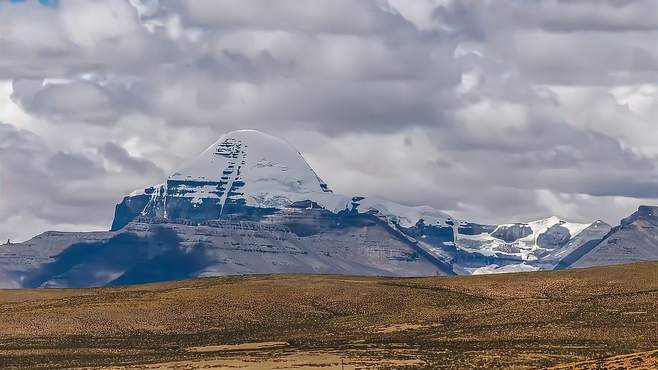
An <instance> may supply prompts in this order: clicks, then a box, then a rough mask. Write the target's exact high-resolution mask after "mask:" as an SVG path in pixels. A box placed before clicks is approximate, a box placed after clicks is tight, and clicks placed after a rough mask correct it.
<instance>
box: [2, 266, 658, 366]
mask: <svg viewBox="0 0 658 370" xmlns="http://www.w3.org/2000/svg"><path fill="white" fill-rule="evenodd" d="M657 293H658V263H655V262H654V263H639V264H632V265H623V266H613V267H601V268H591V269H582V270H565V271H559V272H535V273H517V274H504V275H489V276H464V277H462V276H460V277H449V278H445V277H438V278H407V279H404V278H371V277H355V276H312V275H311V276H309V275H273V276H272V275H261V276H248V277H244V276H234V277H225V278H206V279H194V280H186V281H177V282H167V283H158V284H147V285H138V286H127V287H118V288H101V289H70V290H69V289H53V290H34V289H30V290H4V291H0V318H1V319H0V343H2V346H1V347H0V364H2V365H3V366H4V367H41V368H70V367H75V366H84V367H94V366H136V365H141V366H146V364H151V365H150V366H152V367H159V366H163V363H165V362H173V361H175V362H176V364H172V363H170V364H168V365H167V366H169V367H172V366H174V365H177V366H182V367H186V368H194V367H195V366H199V367H200V366H217V367H219V366H235V367H239V366H251V367H258V368H272V369H273V368H285V367H287V368H291V367H292V368H309V367H317V366H326V367H325V368H340V361H341V359H342V360H343V364H344V368H345V369H354V368H359V367H360V368H367V367H379V368H423V367H426V368H506V367H514V368H533V367H548V366H555V365H558V364H563V363H568V362H577V361H586V360H593V359H597V358H603V357H608V356H616V355H622V354H627V353H633V352H646V351H653V350H654V349H656V348H658V337H657V335H658V334H657V333H658V331H657V330H656V329H657V323H658V320H657V312H656V298H657ZM272 343H276V345H273V344H272ZM642 356H643V357H642ZM642 356H641V357H642V359H643V361H645V362H647V363H651V361H653V362H655V360H656V352H647V353H646V354H644V355H642Z"/></svg>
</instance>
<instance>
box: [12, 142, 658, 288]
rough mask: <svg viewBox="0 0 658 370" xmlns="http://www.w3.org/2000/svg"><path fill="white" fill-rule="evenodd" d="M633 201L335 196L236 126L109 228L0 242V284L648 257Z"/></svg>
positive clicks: (402, 270) (285, 155) (277, 148)
mask: <svg viewBox="0 0 658 370" xmlns="http://www.w3.org/2000/svg"><path fill="white" fill-rule="evenodd" d="M641 210H642V212H640V213H641V215H640V216H637V217H634V216H631V217H630V218H629V219H626V221H624V222H625V223H624V222H623V223H622V225H621V226H620V227H617V228H615V229H612V230H611V228H610V226H609V225H607V224H605V223H603V222H601V221H596V222H594V223H591V224H581V223H572V222H567V221H565V220H562V219H560V218H557V217H550V218H547V219H543V220H537V221H532V222H527V223H513V224H503V225H484V224H477V223H472V222H467V221H464V220H458V219H455V218H453V217H451V216H450V215H448V214H446V213H444V212H442V211H439V210H436V209H434V208H431V207H427V206H420V207H408V206H404V205H401V204H397V203H394V202H391V201H388V200H385V199H380V198H371V197H363V196H352V195H341V194H337V193H334V192H333V191H332V190H331V189H330V188H329V186H328V185H327V184H326V183H325V182H324V181H323V180H322V179H320V177H319V176H318V175H317V174H316V173H315V172H314V171H313V169H312V168H311V167H310V166H309V165H308V163H307V162H306V161H305V160H304V158H303V157H302V155H301V154H300V153H299V152H298V151H297V150H295V149H294V148H293V147H292V146H291V145H290V144H288V143H287V142H285V141H284V140H282V139H279V138H276V137H273V136H271V135H267V134H264V133H261V132H258V131H254V130H240V131H234V132H230V133H228V134H226V135H224V136H222V137H221V138H220V139H219V140H218V141H217V142H215V143H214V144H213V145H211V146H210V147H209V148H208V149H206V150H205V151H204V152H203V153H201V154H200V155H199V156H198V157H197V158H195V159H193V160H191V161H190V162H188V163H187V164H185V165H183V166H182V167H181V168H180V169H178V170H177V171H175V172H174V173H173V174H171V175H170V176H169V177H168V178H167V179H165V181H164V182H163V183H162V184H159V185H155V186H150V187H147V188H146V189H143V190H138V191H134V192H132V193H131V194H129V195H128V196H126V197H125V198H124V199H123V200H122V201H121V202H120V203H119V204H118V205H117V206H116V208H115V217H114V220H113V222H112V227H111V229H110V231H107V232H96V233H61V232H47V233H44V234H41V235H39V236H37V237H35V238H33V239H31V240H29V241H27V242H25V243H20V244H7V245H3V246H0V281H1V282H0V284H2V285H3V286H5V287H85V286H105V285H117V284H134V283H142V282H150V281H162V280H172V279H183V278H190V277H198V276H217V275H234V274H254V273H290V272H292V273H330V274H355V275H387V276H428V275H454V274H481V273H491V272H511V271H534V270H549V269H554V268H558V269H559V268H568V267H578V266H580V265H581V264H584V263H590V264H603V263H606V264H608V263H614V262H615V261H617V262H618V261H626V260H629V259H630V258H629V257H628V256H622V255H621V254H619V253H617V254H614V253H613V252H611V250H613V249H614V248H613V247H610V248H608V249H605V248H604V249H601V247H600V245H601V243H606V245H607V244H609V243H611V241H607V240H608V239H610V235H613V234H615V233H619V232H622V233H623V234H620V235H622V236H623V237H622V239H620V240H622V241H621V243H622V244H624V245H625V243H627V242H636V241H638V240H641V241H642V243H643V244H642V246H643V247H641V250H638V252H637V253H638V254H637V256H638V257H637V258H640V259H656V258H655V253H654V254H651V253H650V252H651V248H652V246H653V247H655V246H656V245H657V244H656V240H655V235H656V234H655V228H654V229H651V230H648V231H646V232H645V234H647V233H648V234H651V233H654V234H653V237H651V235H649V236H646V235H644V234H641V235H640V234H638V232H640V231H642V230H645V229H644V228H643V227H644V226H646V218H647V215H645V213H647V212H646V211H644V209H643V208H641ZM649 213H651V212H649ZM654 214H655V213H654ZM649 218H651V217H649ZM643 220H644V221H643ZM638 222H639V223H640V224H638ZM642 222H645V223H642ZM629 225H631V226H629ZM633 225H634V226H633ZM629 228H633V230H635V231H633V232H631V230H630V229H629ZM638 230H639V231H638ZM637 235H640V236H637ZM618 239H619V238H618ZM602 240H603V242H602ZM610 240H616V239H614V238H613V239H610ZM617 243H620V242H617ZM645 250H646V251H648V252H646V253H645V252H643V251H645ZM629 253H630V254H633V253H635V252H633V251H631V252H629ZM582 259H584V260H582ZM586 261H590V262H586Z"/></svg>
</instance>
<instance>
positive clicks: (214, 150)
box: [113, 130, 452, 230]
mask: <svg viewBox="0 0 658 370" xmlns="http://www.w3.org/2000/svg"><path fill="white" fill-rule="evenodd" d="M131 197H132V198H134V199H133V200H134V201H133V202H130V200H129V199H128V201H126V200H124V204H125V205H126V206H128V208H131V209H130V211H129V212H128V213H129V214H128V215H126V214H125V212H124V213H121V214H119V213H120V212H119V211H125V210H126V207H118V208H117V217H120V218H121V222H118V223H117V222H116V219H115V224H114V225H113V230H115V229H118V228H120V227H122V226H124V225H125V224H127V222H129V221H130V219H132V218H134V217H136V216H137V215H148V214H151V215H156V216H159V217H163V218H177V217H186V216H189V215H190V213H191V212H192V211H194V213H196V214H197V215H199V214H204V212H205V215H204V216H203V217H202V218H201V219H202V220H206V219H216V218H220V217H222V215H224V214H229V213H233V212H235V211H236V208H239V209H240V210H244V208H241V207H247V208H254V209H257V210H261V211H262V210H267V209H281V208H284V207H288V206H290V205H291V204H293V203H296V202H302V201H312V202H313V203H315V204H317V205H318V206H320V207H322V208H324V209H326V210H328V211H331V212H333V213H338V212H342V211H356V212H358V213H375V214H377V215H378V216H380V217H382V218H384V219H386V220H387V221H389V222H391V223H394V224H397V225H401V226H404V227H410V226H413V225H415V224H416V223H417V222H418V221H419V220H421V219H422V220H424V222H425V223H430V224H441V225H445V222H446V221H448V220H451V219H452V218H451V217H450V216H449V215H447V214H445V213H443V212H441V211H438V210H436V209H433V208H431V207H427V206H419V207H408V206H403V205H401V204H397V203H395V202H391V201H388V200H385V199H380V198H376V197H372V198H371V197H368V198H365V197H360V196H347V195H341V194H336V193H333V192H332V191H331V190H330V189H329V187H328V186H327V184H326V183H325V182H324V181H322V179H320V177H319V176H318V175H317V174H316V173H315V171H313V169H312V168H311V167H310V166H309V165H308V163H307V162H306V160H304V158H303V157H302V155H301V154H300V153H299V151H297V150H296V149H295V148H293V147H292V146H291V145H290V144H288V143H287V142H286V141H284V140H283V139H280V138H277V137H274V136H271V135H268V134H265V133H262V132H259V131H256V130H238V131H233V132H229V133H227V134H225V135H224V136H222V137H221V138H220V139H219V140H217V142H215V143H214V144H212V145H211V146H210V147H208V148H207V149H206V150H205V151H204V152H203V153H201V154H200V155H199V156H197V157H196V158H194V159H193V160H191V161H189V162H188V163H187V164H185V165H184V166H182V167H181V168H180V169H179V170H177V171H176V172H175V173H173V174H172V175H171V176H169V177H168V178H167V180H166V182H165V183H164V184H162V185H156V186H153V187H150V188H147V189H145V190H140V191H135V192H133V193H131V194H130V195H129V196H128V197H127V198H131ZM140 197H141V199H142V200H144V201H140ZM128 203H132V204H133V206H131V205H130V204H128ZM187 206H191V207H192V208H196V210H194V209H193V210H189V209H186V208H189V207H187ZM120 208H121V209H120ZM139 208H141V209H139Z"/></svg>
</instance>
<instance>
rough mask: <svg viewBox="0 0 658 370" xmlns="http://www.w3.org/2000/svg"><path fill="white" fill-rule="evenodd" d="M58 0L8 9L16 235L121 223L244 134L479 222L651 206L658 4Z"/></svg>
mask: <svg viewBox="0 0 658 370" xmlns="http://www.w3.org/2000/svg"><path fill="white" fill-rule="evenodd" d="M58 4H59V5H58V6H57V7H43V6H40V5H38V2H36V1H33V2H29V1H28V2H25V3H21V4H9V3H7V2H3V3H1V4H0V50H2V54H3V55H2V58H0V78H2V79H4V80H5V81H9V80H13V83H12V82H1V83H0V122H4V123H8V124H10V125H11V126H9V125H5V126H2V127H3V130H2V131H0V156H2V161H1V162H0V166H2V168H3V169H4V171H5V173H6V172H7V171H9V172H11V173H13V175H12V178H11V183H10V185H11V186H10V187H7V185H6V184H7V183H8V182H7V181H6V180H5V188H4V190H3V192H4V193H3V198H2V199H3V200H1V201H0V202H3V203H0V237H2V236H3V235H5V234H7V235H9V236H11V237H12V238H26V237H28V236H30V235H29V234H31V233H35V232H36V231H38V230H37V229H39V230H41V229H44V228H65V229H75V228H80V229H84V228H88V227H94V228H96V227H101V226H103V225H109V219H110V218H111V213H112V209H113V205H114V203H115V202H117V201H119V200H120V197H121V195H122V194H123V193H125V192H128V191H130V190H132V188H133V187H134V188H137V187H143V186H146V185H149V184H150V183H155V182H158V181H161V180H162V177H163V176H164V174H165V173H167V172H170V171H173V170H174V169H175V168H176V167H178V166H179V165H180V164H181V163H182V162H183V161H184V160H185V159H188V158H191V157H193V156H194V155H195V154H196V152H198V151H200V150H202V149H203V148H205V147H206V146H207V145H209V144H210V143H211V142H213V141H215V140H216V138H217V137H218V136H219V135H221V134H222V133H224V132H226V131H229V130H233V129H238V128H257V129H261V130H264V131H267V132H270V133H272V134H275V135H283V136H286V137H287V138H288V140H289V141H290V142H291V143H292V144H293V145H295V146H297V147H298V148H299V149H300V150H301V151H302V152H303V153H304V154H305V155H306V156H307V158H308V160H309V162H310V163H311V164H312V165H313V167H314V168H316V170H317V172H318V173H319V174H320V175H321V176H322V177H323V178H324V179H325V180H327V181H328V182H329V183H330V185H332V187H333V188H335V189H336V190H338V191H340V192H344V193H357V194H363V195H378V196H382V197H386V198H390V199H393V200H397V201H401V202H404V203H409V204H429V205H432V206H435V207H438V208H441V209H445V210H447V211H449V212H451V213H452V214H454V215H455V216H457V217H461V218H465V219H474V220H476V221H481V222H506V221H511V220H524V219H530V218H538V217H545V216H548V215H550V214H552V213H559V214H560V215H561V216H563V217H565V218H573V219H577V220H579V221H582V220H589V219H595V218H603V219H604V220H606V221H608V222H616V220H617V219H619V218H621V217H622V216H624V215H625V214H627V213H629V212H630V211H631V210H632V209H633V208H635V207H636V206H637V205H639V204H642V203H647V202H653V203H656V201H657V200H656V199H653V197H654V196H655V193H656V191H655V188H656V187H657V186H656V185H658V167H657V163H658V127H657V126H656V120H655V119H656V115H657V114H658V111H657V109H658V108H657V106H658V97H657V96H656V94H657V91H656V86H655V81H656V79H657V78H658V76H657V72H656V55H657V54H658V51H657V46H656V32H655V29H656V18H655V12H656V11H655V8H656V4H655V1H651V0H646V1H644V0H642V1H633V2H625V1H616V0H615V1H586V0H579V1H571V2H564V1H557V0H542V1H532V2H529V1H514V0H503V1H488V0H487V1H480V0H477V1H475V0H474V1H452V0H418V1H413V2H410V1H398V0H388V1H384V0H354V1H349V0H340V1H326V2H317V1H311V0H309V1H292V0H291V1H288V0H286V1H277V2H271V1H264V0H263V1H260V0H259V1H248V2H244V1H243V2H234V1H223V0H222V1H219V0H207V1H187V2H177V1H166V0H162V1H152V0H130V1H120V0H117V1H111V2H107V1H86V0H85V1H83V0H61V1H59V2H58ZM21 129H22V130H23V131H21ZM44 183H45V184H46V185H43V184H44ZM44 187H45V190H44ZM30 218H32V219H33V222H28V221H29V220H30Z"/></svg>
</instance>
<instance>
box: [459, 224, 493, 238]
mask: <svg viewBox="0 0 658 370" xmlns="http://www.w3.org/2000/svg"><path fill="white" fill-rule="evenodd" d="M494 230H496V226H495V225H480V224H474V223H470V222H469V223H466V224H463V225H459V227H458V229H457V231H458V232H459V233H460V234H461V235H478V234H483V233H487V234H489V233H492V232H493V231H494Z"/></svg>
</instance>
